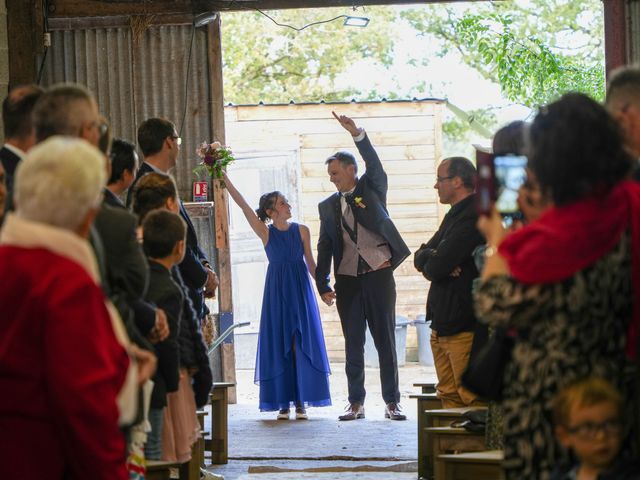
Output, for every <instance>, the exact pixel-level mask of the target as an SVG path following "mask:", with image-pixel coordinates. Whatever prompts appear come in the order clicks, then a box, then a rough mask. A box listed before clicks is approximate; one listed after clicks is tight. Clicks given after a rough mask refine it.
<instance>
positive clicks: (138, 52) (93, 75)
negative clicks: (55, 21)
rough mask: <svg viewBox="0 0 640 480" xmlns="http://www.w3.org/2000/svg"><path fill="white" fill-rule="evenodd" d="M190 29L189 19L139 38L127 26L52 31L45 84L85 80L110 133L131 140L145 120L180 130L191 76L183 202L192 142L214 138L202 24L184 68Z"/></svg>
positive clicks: (181, 168)
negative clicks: (164, 121)
mask: <svg viewBox="0 0 640 480" xmlns="http://www.w3.org/2000/svg"><path fill="white" fill-rule="evenodd" d="M191 35H192V27H191V26H190V25H180V26H162V27H150V28H149V29H147V30H146V32H145V33H144V35H143V36H141V38H140V40H139V41H138V42H135V41H134V40H133V36H132V33H131V29H129V28H101V29H87V30H74V31H56V32H54V33H53V35H52V46H51V48H50V50H49V52H48V54H47V59H46V65H45V69H44V74H43V82H42V83H43V85H50V84H52V83H57V82H77V83H81V84H83V85H86V86H87V87H88V88H89V89H90V90H91V91H92V92H93V93H94V94H95V96H96V98H97V100H98V105H99V106H100V110H101V112H102V113H103V114H104V115H105V116H106V117H107V118H108V119H109V121H110V122H111V125H112V127H113V131H114V135H115V136H116V137H121V138H125V139H127V140H129V141H133V142H134V143H135V140H136V129H137V126H138V125H139V124H140V123H141V122H142V121H143V120H144V119H146V118H149V117H156V116H157V117H165V118H168V119H169V120H171V121H173V122H174V123H175V124H176V127H177V128H180V124H181V120H182V116H183V112H184V92H185V80H186V79H188V99H187V112H186V117H185V122H184V128H183V131H182V153H181V155H180V158H179V160H178V165H177V167H176V171H175V172H174V175H175V177H176V181H177V183H178V188H179V189H180V193H181V195H182V197H183V198H184V199H185V200H191V182H192V181H193V179H194V175H193V173H192V170H193V168H194V167H195V166H196V165H197V163H198V160H199V159H198V158H197V156H196V155H195V149H196V146H197V145H198V144H199V143H201V142H202V141H205V140H212V139H211V138H210V136H211V131H212V126H211V114H210V105H211V101H210V98H209V79H210V77H209V74H208V61H207V36H206V30H205V29H198V30H196V34H195V38H194V42H193V52H192V58H191V65H190V68H189V71H188V72H186V69H187V61H188V54H189V44H190V40H191Z"/></svg>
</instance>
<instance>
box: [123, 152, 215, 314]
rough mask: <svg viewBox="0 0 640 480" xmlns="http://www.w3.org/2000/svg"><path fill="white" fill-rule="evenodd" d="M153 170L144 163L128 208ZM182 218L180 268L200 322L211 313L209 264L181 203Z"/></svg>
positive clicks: (138, 173)
mask: <svg viewBox="0 0 640 480" xmlns="http://www.w3.org/2000/svg"><path fill="white" fill-rule="evenodd" d="M153 171H154V170H153V168H151V166H150V165H149V164H148V163H145V162H142V165H140V168H139V169H138V171H137V172H136V179H135V181H134V182H133V185H131V187H129V192H128V193H127V207H130V206H131V203H132V201H133V189H134V187H135V184H136V183H137V182H138V180H139V179H140V177H142V176H143V175H145V174H147V173H150V172H153ZM180 216H181V217H182V219H183V220H184V221H185V222H186V224H187V245H186V252H185V255H184V260H183V261H182V263H180V265H179V266H178V268H179V269H180V274H181V275H182V279H183V281H184V283H185V285H186V286H187V288H188V289H189V298H191V302H192V303H193V308H194V310H195V311H196V315H197V317H198V320H201V319H202V318H203V317H204V316H205V315H206V314H207V313H209V311H208V310H207V307H206V305H205V303H204V288H203V287H204V285H205V283H206V282H207V277H208V270H207V269H206V268H205V267H204V263H205V262H208V260H207V256H206V255H205V254H204V252H203V251H202V250H201V249H200V247H199V246H198V237H197V236H196V230H195V228H194V226H193V223H192V222H191V218H190V217H189V214H188V213H187V211H186V210H185V208H184V205H183V204H182V200H181V201H180Z"/></svg>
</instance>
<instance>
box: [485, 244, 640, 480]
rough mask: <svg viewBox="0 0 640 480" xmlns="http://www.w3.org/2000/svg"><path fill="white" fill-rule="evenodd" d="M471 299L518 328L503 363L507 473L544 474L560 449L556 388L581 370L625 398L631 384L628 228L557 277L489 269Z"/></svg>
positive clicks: (496, 320) (495, 320)
mask: <svg viewBox="0 0 640 480" xmlns="http://www.w3.org/2000/svg"><path fill="white" fill-rule="evenodd" d="M475 300H476V315H477V316H478V318H481V319H483V320H484V321H486V322H488V323H489V324H490V325H491V326H494V327H495V326H501V327H515V328H516V329H517V330H518V338H517V339H516V343H515V346H514V348H513V355H512V359H511V362H510V364H509V365H507V367H506V369H505V390H504V399H503V408H504V453H505V460H504V464H503V467H504V470H505V475H506V478H507V479H509V480H511V479H518V480H548V479H549V478H550V474H551V472H552V471H553V469H554V468H555V466H556V465H557V464H558V462H559V461H561V460H564V456H565V453H564V452H563V451H562V449H561V448H560V446H559V445H558V444H557V442H556V440H555V436H554V431H553V424H552V420H551V405H552V401H553V399H554V397H555V396H556V394H557V392H558V391H559V390H560V389H562V388H563V387H565V386H566V385H567V384H569V383H571V382H573V381H575V380H577V379H579V378H583V377H587V376H600V377H603V378H605V379H607V380H609V381H610V382H611V383H612V384H613V385H615V386H616V387H617V388H619V389H620V391H621V393H622V394H623V395H625V396H626V397H627V398H628V395H629V394H630V392H631V384H632V382H633V375H631V374H630V373H629V369H630V367H629V365H628V361H627V359H626V356H625V353H624V348H625V344H626V332H627V326H628V322H629V319H630V318H631V314H632V291H631V256H630V241H629V236H628V235H623V237H622V239H621V241H620V242H619V243H618V245H617V246H616V247H615V248H614V249H613V250H612V251H610V252H609V253H608V254H607V255H605V256H604V257H602V258H601V259H599V260H598V261H597V262H596V263H595V264H593V265H591V266H589V267H587V268H586V269H584V270H582V271H579V272H577V273H576V274H574V275H573V276H572V277H570V278H568V279H566V280H564V281H561V282H558V283H553V284H536V285H525V284H522V283H519V282H518V281H516V280H514V279H513V278H511V277H508V276H496V277H493V278H490V279H489V280H487V281H485V282H483V283H482V284H481V285H480V286H479V288H478V289H477V291H476V292H475ZM633 404H635V402H633V401H629V402H627V405H633ZM629 414H630V415H633V414H632V413H631V412H630V413H629ZM627 418H632V417H627ZM628 424H629V425H630V426H631V425H632V424H633V425H635V422H631V421H630V422H628ZM630 429H631V427H630ZM629 433H631V432H629ZM629 438H631V437H629Z"/></svg>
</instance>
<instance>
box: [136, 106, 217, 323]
mask: <svg viewBox="0 0 640 480" xmlns="http://www.w3.org/2000/svg"><path fill="white" fill-rule="evenodd" d="M181 143H182V141H181V139H180V137H179V136H178V133H177V131H176V127H175V125H174V124H173V123H172V122H170V121H169V120H165V119H163V118H149V119H147V120H145V121H144V122H142V124H141V125H140V127H139V128H138V146H139V147H140V150H142V155H143V157H144V161H143V162H142V165H141V166H140V168H139V169H138V173H137V174H136V179H135V181H134V182H133V185H131V187H129V192H128V194H127V207H130V206H131V202H132V201H133V195H132V192H133V189H134V188H135V184H136V182H137V181H138V179H139V178H140V177H141V176H142V175H144V174H145V173H149V172H160V173H165V174H166V173H168V172H169V170H170V169H172V168H174V167H175V166H176V162H177V160H178V154H179V153H180V144H181ZM180 216H181V217H182V219H183V220H184V221H185V222H186V223H187V250H186V253H185V257H184V260H183V261H182V263H180V265H179V266H178V268H179V269H180V274H181V275H182V279H183V280H184V283H185V285H186V286H187V288H188V290H189V298H190V299H191V302H192V303H193V308H194V309H195V311H196V315H197V317H198V320H199V321H202V319H203V318H204V316H205V315H206V314H207V313H209V310H208V309H207V306H206V305H205V302H204V299H205V298H213V297H214V296H215V291H216V288H217V287H218V277H217V275H216V273H215V272H214V271H213V268H212V266H211V264H210V263H209V260H208V259H207V256H206V255H205V254H204V252H203V251H202V250H201V249H200V247H199V245H198V237H197V235H196V230H195V228H194V226H193V223H192V222H191V218H190V217H189V214H188V213H187V210H186V209H185V208H184V205H183V204H182V200H180Z"/></svg>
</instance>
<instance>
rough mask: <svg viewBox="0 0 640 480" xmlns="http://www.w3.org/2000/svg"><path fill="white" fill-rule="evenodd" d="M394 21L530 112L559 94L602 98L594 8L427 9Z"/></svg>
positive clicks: (559, 3) (548, 1)
mask: <svg viewBox="0 0 640 480" xmlns="http://www.w3.org/2000/svg"><path fill="white" fill-rule="evenodd" d="M402 17H403V18H404V19H405V20H407V21H408V22H409V23H410V24H411V26H412V27H413V28H415V29H416V30H417V31H418V32H422V33H423V34H429V35H431V36H434V37H436V38H437V39H439V40H440V41H441V48H440V52H439V54H440V55H446V54H447V53H448V52H449V51H450V50H451V49H455V50H457V51H458V53H459V54H460V55H461V57H462V59H463V60H464V62H465V63H466V64H468V65H469V66H471V67H472V68H474V69H476V70H477V71H478V72H480V74H481V75H482V76H484V77H485V78H487V79H489V80H492V81H494V82H496V83H498V84H499V85H500V87H501V89H502V92H503V94H504V95H505V97H506V98H508V99H510V100H512V101H513V102H516V103H520V104H522V105H526V106H528V107H531V108H535V107H537V106H539V105H542V104H544V103H548V102H549V101H552V100H554V99H555V98H557V97H558V96H560V95H561V94H563V93H565V92H567V91H581V92H584V93H587V94H589V95H591V96H592V97H594V98H596V99H598V100H601V99H602V98H603V96H604V48H603V43H602V42H603V30H604V27H603V12H602V4H601V1H600V0H583V1H581V2H575V1H571V0H529V1H518V2H515V1H504V2H495V3H494V2H482V4H480V3H478V4H474V5H472V6H467V7H465V8H460V7H459V6H446V5H433V6H429V7H426V8H422V9H410V10H407V11H404V12H403V13H402Z"/></svg>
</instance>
